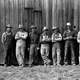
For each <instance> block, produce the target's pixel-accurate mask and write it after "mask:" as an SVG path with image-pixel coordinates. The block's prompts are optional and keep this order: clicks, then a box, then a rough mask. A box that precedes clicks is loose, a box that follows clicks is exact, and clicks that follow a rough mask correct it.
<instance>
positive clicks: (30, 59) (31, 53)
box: [29, 45, 34, 65]
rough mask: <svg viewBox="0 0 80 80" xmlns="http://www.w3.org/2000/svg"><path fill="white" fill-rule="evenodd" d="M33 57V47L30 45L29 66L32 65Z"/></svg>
mask: <svg viewBox="0 0 80 80" xmlns="http://www.w3.org/2000/svg"><path fill="white" fill-rule="evenodd" d="M33 55H34V45H30V53H29V65H32V63H33Z"/></svg>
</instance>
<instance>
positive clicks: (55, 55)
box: [52, 42, 61, 65]
mask: <svg viewBox="0 0 80 80" xmlns="http://www.w3.org/2000/svg"><path fill="white" fill-rule="evenodd" d="M60 52H61V50H60V43H58V42H57V43H54V44H53V46H52V59H53V65H56V64H57V65H59V64H60V60H61V55H60Z"/></svg>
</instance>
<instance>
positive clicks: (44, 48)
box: [41, 44, 50, 64]
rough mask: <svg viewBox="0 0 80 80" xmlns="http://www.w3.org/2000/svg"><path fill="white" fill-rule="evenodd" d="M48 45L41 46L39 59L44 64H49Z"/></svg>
mask: <svg viewBox="0 0 80 80" xmlns="http://www.w3.org/2000/svg"><path fill="white" fill-rule="evenodd" d="M48 56H49V45H48V44H41V57H42V59H43V61H44V64H49V61H50V60H49V59H48Z"/></svg>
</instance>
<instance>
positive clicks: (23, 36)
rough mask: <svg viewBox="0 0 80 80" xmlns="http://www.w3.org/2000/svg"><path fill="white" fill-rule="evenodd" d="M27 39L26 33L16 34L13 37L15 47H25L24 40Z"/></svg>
mask: <svg viewBox="0 0 80 80" xmlns="http://www.w3.org/2000/svg"><path fill="white" fill-rule="evenodd" d="M27 37H28V33H27V32H21V31H19V32H17V33H16V35H15V39H16V40H17V42H16V45H17V46H21V45H25V42H26V41H25V40H26V38H27Z"/></svg>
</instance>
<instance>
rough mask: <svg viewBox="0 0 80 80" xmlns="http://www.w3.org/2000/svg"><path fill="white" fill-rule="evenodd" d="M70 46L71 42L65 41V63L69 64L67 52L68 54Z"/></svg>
mask: <svg viewBox="0 0 80 80" xmlns="http://www.w3.org/2000/svg"><path fill="white" fill-rule="evenodd" d="M68 47H69V44H68V42H65V52H64V53H65V54H64V63H65V64H68V57H67V54H68Z"/></svg>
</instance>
